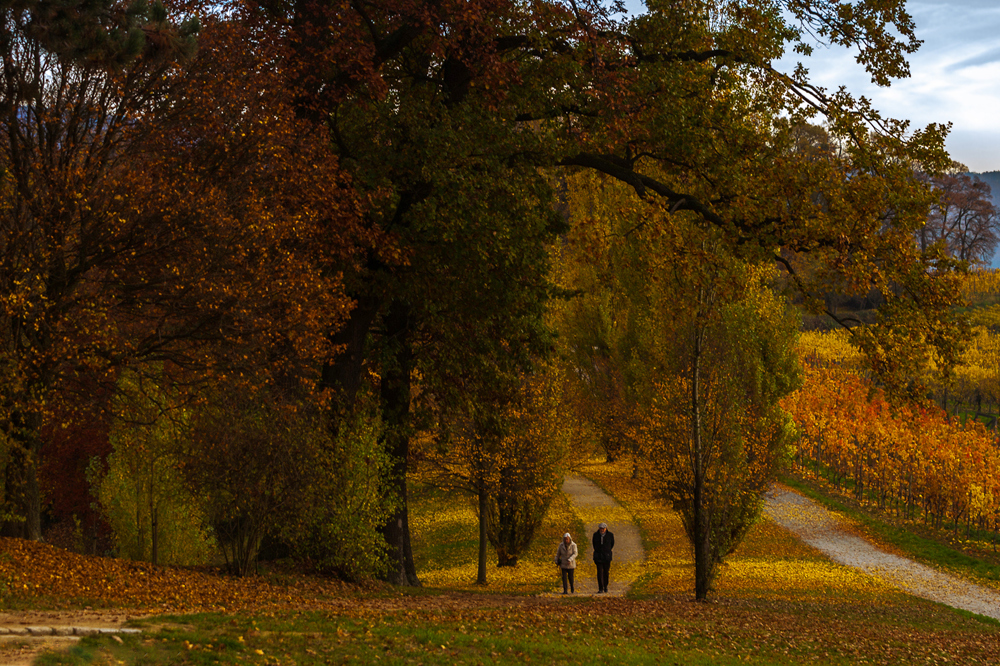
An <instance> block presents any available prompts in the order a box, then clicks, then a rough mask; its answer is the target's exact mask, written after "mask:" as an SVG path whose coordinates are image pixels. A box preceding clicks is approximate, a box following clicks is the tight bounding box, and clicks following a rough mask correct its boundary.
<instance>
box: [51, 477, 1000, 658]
mask: <svg viewBox="0 0 1000 666" xmlns="http://www.w3.org/2000/svg"><path fill="white" fill-rule="evenodd" d="M583 471H584V472H585V473H586V474H587V475H589V476H591V477H592V478H594V479H595V480H596V481H597V482H598V483H599V484H600V485H601V486H602V487H604V488H605V489H607V490H608V491H609V492H611V493H612V494H614V495H615V497H616V499H618V501H619V503H621V504H622V510H623V511H625V512H628V513H629V514H630V515H632V516H634V517H635V519H636V520H637V521H638V522H639V523H640V525H641V528H642V531H643V533H644V535H646V546H647V549H648V551H647V555H648V557H647V561H646V563H644V564H643V565H642V566H641V568H640V570H638V572H637V582H636V583H635V585H634V589H635V590H636V597H635V598H628V599H621V598H589V597H587V598H562V597H559V596H551V595H544V594H542V595H540V594H539V593H540V592H542V593H544V592H552V591H555V590H556V588H557V586H558V577H557V575H556V572H555V567H554V566H553V565H552V564H551V559H552V556H553V554H554V551H555V545H556V544H557V543H558V541H559V536H561V534H562V532H564V531H566V530H567V525H572V526H573V528H572V530H571V531H574V533H580V534H582V531H581V530H582V525H581V524H580V523H579V518H578V517H575V516H574V515H573V514H572V511H571V507H570V505H569V504H568V502H567V501H566V500H565V498H562V497H559V498H557V499H556V501H554V502H553V504H552V506H551V508H550V515H549V517H548V518H547V520H546V522H545V524H544V525H543V526H542V528H540V530H539V536H538V538H537V540H536V545H535V546H534V547H533V548H532V549H531V551H530V552H529V553H528V554H526V555H525V556H524V557H523V558H522V561H521V563H520V564H519V565H518V567H516V568H514V569H509V568H506V569H507V570H506V571H504V570H498V569H496V567H494V566H492V563H491V569H490V572H489V573H490V584H489V586H488V587H487V588H485V589H483V588H480V587H477V586H476V585H475V584H474V583H473V582H472V580H474V574H475V570H474V562H475V554H476V547H477V543H476V539H475V535H476V531H475V527H476V521H475V514H474V512H473V511H471V508H469V507H468V504H467V503H466V502H465V501H464V500H463V501H456V500H455V498H454V497H449V496H447V495H445V494H443V493H440V492H438V491H434V490H432V489H429V488H420V487H415V488H414V492H413V495H412V496H411V501H412V506H411V521H412V525H413V529H414V534H413V546H414V551H415V556H416V558H417V561H418V570H419V571H420V572H421V576H422V579H423V581H424V585H425V586H424V587H423V588H421V589H419V590H408V589H398V588H382V589H380V590H369V591H365V590H360V589H359V590H353V591H349V592H345V594H344V596H343V597H342V598H341V599H339V602H340V603H339V605H338V606H337V607H335V608H332V609H327V610H322V611H320V610H302V611H296V610H272V611H269V612H246V613H204V614H195V615H174V616H166V617H162V616H161V617H156V618H151V619H147V620H144V621H142V622H141V623H140V625H139V626H142V627H143V629H144V633H143V634H142V635H141V636H138V637H122V638H121V642H119V641H118V640H115V639H114V638H112V637H108V636H100V637H92V638H86V639H84V641H83V642H82V643H81V644H80V645H79V646H78V647H77V648H76V649H74V650H73V651H72V652H64V653H61V654H58V655H49V656H46V657H44V658H43V659H42V660H40V661H39V662H38V663H42V664H51V665H55V664H65V665H78V664H125V665H129V666H132V665H135V666H138V665H141V664H144V665H147V666H153V665H158V664H178V665H187V664H260V665H275V666H276V665H285V664H287V665H292V664H295V665H299V666H302V665H312V664H351V663H357V664H459V665H478V664H532V663H534V664H539V663H544V664H549V663H572V664H582V665H587V664H610V663H615V664H619V663H620V664H684V665H695V666H697V665H707V664H717V665H721V666H729V665H734V664H755V665H759V666H770V665H779V664H780V665H790V664H829V665H833V666H840V665H844V666H846V665H848V664H850V665H854V664H885V665H890V664H891V665H895V664H945V663H947V664H951V663H961V664H995V663H1000V640H998V638H1000V629H998V624H997V623H995V622H992V621H986V620H984V619H983V618H980V617H978V616H973V615H971V614H968V613H963V612H960V611H955V610H953V609H951V608H948V607H945V606H942V605H939V604H935V603H932V602H928V601H923V600H920V599H915V598H913V597H909V596H907V595H904V594H901V593H898V592H895V591H893V590H891V589H889V588H887V587H885V586H884V585H882V584H880V583H879V582H878V581H876V580H874V579H872V578H870V577H867V576H864V575H862V574H857V573H855V572H853V571H851V570H848V569H846V568H844V567H840V566H838V565H834V564H832V563H830V562H829V561H828V560H826V559H825V558H823V557H822V556H820V555H819V554H818V553H817V552H816V551H814V550H812V549H810V548H808V547H806V546H803V545H802V544H801V543H800V542H799V541H798V540H797V539H795V538H794V537H792V536H791V535H790V534H789V533H788V532H786V531H784V530H783V529H782V528H780V527H779V526H777V525H776V524H774V523H773V522H770V521H767V520H763V521H761V522H760V523H759V524H758V525H757V526H755V527H754V528H753V530H751V532H750V534H749V535H748V537H747V539H746V541H745V542H744V544H743V545H742V546H741V548H740V549H739V550H738V551H737V552H736V553H734V554H733V555H732V556H731V557H730V558H729V560H728V562H727V564H726V565H724V566H723V568H722V570H721V572H720V575H719V578H718V580H717V586H716V591H715V593H714V595H713V596H712V600H711V602H710V603H695V602H693V601H692V598H693V582H692V579H693V573H692V571H693V569H692V567H693V564H692V562H691V557H690V552H689V548H688V546H687V541H686V538H685V537H684V534H683V530H682V528H681V526H680V521H679V520H678V519H677V517H676V514H674V513H673V512H672V511H670V510H667V509H665V508H664V507H663V506H662V505H661V504H660V503H658V502H657V501H656V500H655V499H654V498H651V497H650V496H649V493H648V492H645V491H644V490H643V489H642V488H641V486H639V485H638V484H637V483H636V482H635V481H634V480H633V479H632V478H631V468H630V465H629V464H628V462H627V461H626V462H622V463H618V464H615V465H606V464H601V463H592V464H591V465H588V466H587V467H586V468H585V469H584V470H583ZM846 508H847V507H844V508H843V509H841V508H838V510H842V511H844V513H847V514H848V515H851V514H850V513H848V512H847V511H846ZM859 519H860V518H859ZM866 529H867V523H866ZM470 567H471V568H470ZM470 572H471V578H470ZM582 575H592V572H588V571H587V570H586V569H584V573H583V574H582ZM482 592H488V594H483V593H482Z"/></svg>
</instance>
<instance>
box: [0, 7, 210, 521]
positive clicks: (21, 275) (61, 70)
mask: <svg viewBox="0 0 1000 666" xmlns="http://www.w3.org/2000/svg"><path fill="white" fill-rule="evenodd" d="M72 7H74V8H75V6H72ZM70 9H71V7H70V6H67V5H62V4H57V5H55V6H51V7H47V8H45V9H42V8H40V7H39V5H38V4H37V3H22V4H19V5H16V6H15V5H11V6H7V7H5V8H3V9H2V10H0V50H2V56H3V62H2V65H0V72H2V77H0V78H2V81H3V82H2V83H0V128H2V132H0V137H2V138H0V177H2V180H0V196H2V205H0V293H3V294H4V297H3V308H2V310H0V318H2V326H0V330H2V331H3V334H2V335H3V342H2V344H0V349H2V353H3V355H4V357H5V359H4V362H3V365H4V367H5V374H7V379H8V380H9V381H8V382H6V389H7V390H6V392H5V397H4V400H3V403H2V404H0V428H2V429H3V430H4V432H5V433H6V434H7V439H8V442H9V443H10V445H11V446H12V448H11V450H10V455H11V460H10V462H9V463H8V466H7V473H8V479H10V478H12V477H11V475H13V476H14V477H16V478H17V480H16V482H15V485H17V486H19V487H20V488H19V489H17V490H15V492H18V491H19V493H20V495H21V496H22V497H23V501H22V502H21V503H20V506H19V508H18V514H19V516H20V517H22V518H24V523H23V531H24V534H25V536H28V537H30V538H35V539H37V538H39V537H40V507H41V502H40V496H39V489H38V481H37V478H38V475H37V468H38V459H39V456H40V453H41V441H40V439H39V433H40V431H41V429H42V426H43V424H44V421H45V418H46V410H47V407H46V404H47V401H48V398H49V396H48V393H49V391H50V389H51V388H52V387H53V386H54V385H55V384H56V383H57V382H58V377H59V376H60V375H63V374H68V373H69V374H71V373H73V372H76V371H78V370H80V369H81V367H87V366H94V365H100V364H101V359H100V356H101V351H102V347H103V345H102V342H104V341H106V340H107V339H108V338H109V337H110V336H111V335H112V329H113V324H111V323H110V322H109V321H108V320H107V319H106V318H105V317H104V316H103V315H104V313H105V312H106V300H107V299H108V298H109V295H108V294H106V293H104V292H103V290H102V289H101V288H100V286H99V285H101V284H106V283H107V282H113V281H114V280H115V279H116V278H115V268H116V267H117V266H120V259H121V258H122V257H124V256H128V254H129V252H132V251H135V249H136V236H137V234H136V230H137V228H138V227H137V224H142V223H144V222H146V221H147V220H145V219H137V216H136V215H134V210H133V209H132V208H131V206H130V202H129V201H128V194H129V193H130V192H131V191H132V189H131V186H132V185H134V183H133V182H129V180H128V178H126V175H127V174H126V172H125V171H123V170H122V169H120V168H118V169H116V168H115V167H116V166H118V165H120V163H121V161H122V158H121V156H122V153H123V151H124V147H125V146H126V145H128V143H129V142H130V140H131V139H132V138H134V137H135V136H136V128H135V126H134V122H135V119H136V117H138V116H139V115H141V113H142V112H143V110H145V109H146V108H148V106H149V105H151V104H153V103H155V102H156V101H157V100H158V99H159V98H161V96H162V95H163V94H164V93H165V88H164V85H163V84H162V82H163V81H164V79H165V78H166V77H165V74H166V73H167V72H168V71H169V70H170V69H171V68H172V66H173V63H174V62H175V59H176V58H178V57H183V56H184V55H185V54H189V53H190V52H191V51H192V47H193V45H194V42H193V35H194V32H195V31H196V30H197V27H198V26H197V22H196V21H186V22H184V23H183V24H182V25H180V26H177V25H176V24H173V23H171V22H169V21H168V20H167V15H166V10H165V9H164V7H163V5H161V4H159V3H156V4H153V5H147V4H146V3H134V4H132V5H128V6H125V7H123V8H121V9H122V10H121V11H109V10H110V8H109V7H107V6H100V5H90V6H87V7H85V8H82V9H81V10H80V11H76V9H72V11H69V10H70ZM109 19H110V20H109ZM116 264H117V266H116ZM11 490H12V488H11V487H9V486H8V487H7V492H8V493H10V492H11Z"/></svg>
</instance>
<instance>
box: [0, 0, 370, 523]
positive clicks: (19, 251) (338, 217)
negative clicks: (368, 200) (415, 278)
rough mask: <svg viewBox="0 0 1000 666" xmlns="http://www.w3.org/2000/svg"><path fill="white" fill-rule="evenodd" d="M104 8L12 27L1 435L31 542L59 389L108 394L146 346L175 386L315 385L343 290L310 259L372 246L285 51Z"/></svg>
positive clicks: (145, 353)
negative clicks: (282, 66) (307, 116)
mask: <svg viewBox="0 0 1000 666" xmlns="http://www.w3.org/2000/svg"><path fill="white" fill-rule="evenodd" d="M142 6H143V7H145V4H144V3H143V5H142ZM137 7H138V5H137ZM92 9H93V11H94V12H95V15H94V16H90V15H89V14H88V15H87V16H83V15H82V14H81V15H80V16H79V17H78V20H80V21H82V20H87V21H92V22H93V25H92V26H90V28H88V27H87V25H88V24H78V25H77V26H76V27H77V28H80V29H81V34H80V35H78V36H77V37H79V39H80V40H83V41H70V42H67V39H69V38H68V37H67V36H66V35H64V34H63V33H62V32H61V31H62V30H63V28H64V27H65V25H64V24H65V20H64V19H65V18H66V17H65V16H63V15H62V14H60V13H59V12H58V11H56V12H54V13H52V14H50V13H46V12H43V11H35V10H36V8H34V7H30V6H24V5H18V6H16V7H12V8H8V9H5V10H4V14H3V24H2V29H3V33H2V35H0V38H2V40H0V46H2V48H3V49H4V50H3V64H2V72H3V77H2V83H0V85H2V86H3V88H2V91H0V127H2V130H3V132H2V134H0V163H2V168H3V171H2V181H0V188H2V206H0V285H2V286H0V292H2V293H3V294H4V296H3V301H2V304H3V307H2V309H0V323H2V329H0V331H2V332H0V336H2V337H0V340H2V345H0V359H2V360H0V367H2V368H3V370H2V372H3V374H4V379H5V392H4V396H3V400H2V402H0V426H2V427H0V430H2V431H3V433H4V435H5V437H4V439H5V440H6V442H7V443H8V445H9V450H10V458H9V461H8V464H7V465H6V469H5V472H6V476H7V483H6V485H5V490H6V492H7V499H8V500H11V501H13V502H14V503H15V504H17V507H16V510H15V512H14V514H15V515H19V516H20V518H21V519H25V518H26V521H24V522H22V525H23V529H21V530H20V533H22V534H24V535H25V536H29V537H32V538H37V537H38V536H39V533H40V520H39V518H40V513H39V512H40V497H39V492H38V486H37V483H36V476H37V475H36V472H35V469H36V466H37V464H38V461H39V458H40V456H42V455H43V451H42V438H41V433H42V432H43V428H44V427H45V425H46V422H47V421H51V419H52V415H53V414H54V413H55V410H54V409H53V407H54V406H55V404H56V403H59V407H60V411H61V413H62V414H63V415H64V416H65V414H66V409H65V408H66V406H67V405H72V404H73V403H74V402H77V401H74V400H70V399H68V396H69V395H70V394H71V393H73V392H76V393H80V391H79V389H80V388H81V387H83V388H85V387H87V386H93V385H95V383H96V384H99V385H102V386H103V387H104V388H105V389H107V390H103V391H93V390H91V391H90V392H91V394H94V393H96V394H97V395H99V396H104V404H103V405H98V406H97V407H98V409H97V410H91V412H93V411H100V408H101V407H104V408H107V407H109V405H110V403H109V402H108V400H107V396H109V395H110V394H111V392H112V390H113V389H114V387H115V386H116V385H117V372H118V369H119V368H122V367H126V366H127V367H131V368H133V369H134V370H136V371H139V372H141V366H142V364H143V363H145V362H147V361H156V362H158V364H162V363H167V364H168V365H169V367H168V370H167V374H168V375H169V376H171V377H172V378H173V379H174V380H175V381H186V382H191V381H195V380H197V381H201V380H203V379H205V378H210V377H215V378H217V379H218V378H225V379H226V380H227V381H229V382H230V383H238V382H240V381H241V378H246V377H250V376H254V377H260V376H268V377H270V378H271V379H272V380H275V381H277V380H279V379H283V380H288V381H308V380H309V378H308V377H303V376H302V374H301V373H300V372H298V369H301V368H305V367H311V368H313V370H314V371H313V377H312V381H313V383H315V381H316V380H317V375H318V373H317V372H315V367H316V365H317V364H318V363H320V362H321V361H322V359H324V358H326V357H327V356H328V352H329V349H330V348H329V344H328V341H327V340H326V339H325V337H324V335H322V333H323V332H325V331H326V330H328V329H329V328H330V327H331V326H333V325H334V322H335V321H336V320H337V319H338V318H341V317H342V315H343V313H344V312H345V311H346V310H347V306H348V305H349V301H348V299H347V297H346V296H345V295H344V293H343V290H342V289H340V288H338V287H337V285H336V283H337V280H338V276H337V275H333V274H325V275H324V274H322V273H320V272H319V271H318V270H317V269H316V267H317V266H318V265H319V261H318V259H319V258H320V257H323V258H328V257H332V256H337V257H339V258H343V257H345V256H346V254H347V252H344V251H342V250H343V249H344V248H348V250H349V251H350V252H353V251H354V249H355V248H356V247H357V246H358V245H359V244H360V241H359V237H358V236H357V235H355V234H354V233H353V230H354V229H355V228H356V226H354V225H352V224H351V222H352V221H353V220H355V219H356V218H357V216H356V215H354V214H350V213H353V210H354V209H353V206H352V201H353V199H352V197H351V196H350V195H349V194H348V195H346V196H342V195H343V194H344V193H345V192H346V190H345V189H344V188H342V187H337V183H338V176H337V174H336V162H335V160H333V159H331V158H330V157H329V151H328V146H327V145H326V142H325V141H318V142H317V141H314V140H312V138H313V137H314V136H315V133H314V132H310V131H308V127H306V126H304V125H303V122H302V121H300V120H297V119H296V118H295V116H294V114H293V112H292V109H291V107H290V106H289V105H288V104H284V102H285V99H284V97H283V96H282V95H281V93H280V87H278V88H275V87H274V86H273V85H271V84H273V83H274V82H275V78H276V76H277V73H276V72H275V70H274V67H273V65H274V63H275V62H276V60H277V54H275V53H274V52H272V51H268V50H266V49H265V48H262V47H261V48H258V47H257V46H255V45H254V44H253V42H252V40H250V39H248V37H250V36H251V35H249V34H248V28H247V27H246V26H242V25H239V24H236V23H233V22H231V21H221V20H211V19H210V20H209V21H208V25H207V26H206V30H205V31H204V33H203V35H202V40H201V42H202V44H201V45H202V50H201V53H200V55H198V56H195V54H194V46H195V44H194V42H193V38H194V34H193V31H194V29H195V28H196V27H197V24H196V23H192V22H189V21H186V22H184V23H183V24H182V26H181V27H178V26H177V25H176V22H171V21H169V20H168V19H167V10H166V9H165V8H164V7H163V6H162V5H159V4H157V5H154V6H152V7H146V9H143V10H142V11H138V9H136V11H133V10H132V9H128V10H127V11H122V12H119V11H117V9H116V10H115V11H110V12H103V11H102V10H101V9H100V8H99V7H95V8H92ZM122 9H123V10H124V9H127V8H122ZM173 9H174V11H175V13H176V14H178V15H179V16H183V14H182V13H181V12H182V9H181V8H177V7H175V8H173ZM88 17H89V18H88ZM50 20H51V24H50V23H48V21H50ZM109 20H110V21H111V23H110V24H109V23H107V21H109ZM91 28H93V30H91ZM94 30H96V31H97V32H94ZM101 31H106V33H107V34H104V33H103V32H101ZM95 35H96V36H95ZM101 35H103V37H101ZM121 35H128V39H127V40H126V41H125V42H123V43H119V41H120V40H119V41H116V36H121ZM74 39H76V38H74ZM88 40H89V41H88ZM95 40H96V41H95ZM80 44H84V45H89V46H88V47H87V48H86V49H83V50H82V51H81V49H82V48H83V47H82V46H81V47H80V48H76V46H78V45H80ZM125 46H128V47H129V48H127V49H126V48H125ZM133 47H134V48H133ZM123 49H124V50H123ZM331 172H333V173H332V174H331ZM317 183H321V186H318V185H317ZM305 238H308V239H309V241H310V243H308V244H307V243H305V242H304V239H305ZM348 239H349V240H348ZM316 241H318V242H317V244H316V245H313V244H312V243H313V242H316ZM306 250H308V251H306ZM312 305H315V306H316V307H312ZM296 359H308V360H307V361H303V362H302V363H296ZM157 367H160V366H159V365H158V366H157ZM261 367H266V368H267V369H269V370H272V371H273V372H270V373H268V372H261V371H260V368H261ZM249 368H254V372H253V373H251V372H249V371H248V370H249ZM158 372H159V371H158ZM182 375H183V377H181V376H182ZM90 417H92V418H94V419H96V420H98V421H100V420H102V419H104V420H105V421H106V419H105V417H102V416H99V415H98V416H94V415H93V414H92V413H91V414H90ZM71 422H72V419H69V418H67V419H66V420H65V421H64V423H71Z"/></svg>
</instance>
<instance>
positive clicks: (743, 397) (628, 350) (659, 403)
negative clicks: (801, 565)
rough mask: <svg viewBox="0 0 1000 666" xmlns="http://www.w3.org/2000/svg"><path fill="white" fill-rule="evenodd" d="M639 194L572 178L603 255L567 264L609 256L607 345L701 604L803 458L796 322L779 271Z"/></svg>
mask: <svg viewBox="0 0 1000 666" xmlns="http://www.w3.org/2000/svg"><path fill="white" fill-rule="evenodd" d="M627 194H628V193H627V191H625V190H624V189H623V188H622V186H621V185H620V184H616V183H614V182H613V181H610V180H608V179H602V178H594V177H590V178H587V177H579V178H577V179H575V180H574V181H571V183H570V190H569V197H570V201H571V203H572V206H571V211H572V212H577V213H584V214H586V215H588V216H589V220H588V222H587V223H586V224H581V225H579V226H577V227H576V228H575V230H574V234H573V236H572V238H573V242H574V245H580V246H583V247H587V248H599V250H598V251H597V252H593V250H591V252H585V253H583V254H582V256H581V257H576V258H571V257H567V263H568V264H570V265H572V262H573V261H574V260H575V261H583V260H585V259H586V258H587V257H589V256H593V255H596V256H597V257H598V259H599V261H598V264H597V271H598V272H599V273H600V274H601V275H602V276H603V278H602V280H601V281H600V282H598V283H597V284H595V285H592V288H593V289H594V291H595V292H597V293H598V294H599V295H598V296H597V298H594V299H593V300H596V301H599V302H609V303H614V304H615V309H614V317H613V320H612V322H610V323H611V326H610V327H609V329H608V331H607V338H606V339H608V340H609V341H611V345H609V346H612V347H614V348H615V349H616V352H615V354H614V356H613V358H614V359H615V362H616V365H617V366H618V368H619V372H620V373H621V374H622V376H627V377H628V381H629V383H628V387H627V388H628V392H627V394H628V395H629V397H630V400H631V401H632V403H633V405H634V406H633V411H634V412H635V414H636V423H635V424H634V425H633V426H632V427H631V428H630V429H629V436H630V438H631V440H632V442H633V443H632V447H633V448H634V449H635V455H636V457H637V460H642V461H643V463H642V464H640V463H638V462H637V464H636V475H637V476H638V477H640V478H642V479H645V480H646V481H647V483H649V486H650V488H651V490H653V491H654V492H656V493H657V494H659V495H660V496H661V497H663V498H664V499H666V500H667V501H668V502H669V503H670V504H671V505H673V506H674V507H675V508H676V509H678V510H679V511H680V512H681V515H682V518H683V521H684V526H685V529H686V531H687V534H688V537H689V539H690V541H691V544H692V546H693V549H694V559H695V593H696V597H697V598H698V599H699V600H701V599H705V598H706V597H707V595H708V593H709V591H710V589H711V583H712V580H713V577H714V573H715V570H716V567H717V566H718V564H719V563H720V562H721V561H722V560H723V558H724V557H725V556H726V555H728V554H729V553H730V552H732V550H733V549H734V548H735V547H736V546H737V545H738V544H739V543H740V541H741V540H742V538H743V536H744V534H745V533H746V531H747V529H749V527H750V526H751V525H752V524H753V523H754V521H755V520H756V518H757V516H758V514H759V511H760V506H761V497H762V494H763V492H764V490H765V489H766V487H767V484H769V483H770V482H771V481H773V479H774V478H775V476H776V474H777V471H778V470H779V469H780V467H781V465H782V464H783V463H784V462H786V461H787V459H788V457H789V455H790V451H791V449H790V444H791V441H792V438H791V436H792V434H793V429H792V428H791V424H790V420H789V418H788V416H787V415H786V414H785V413H784V412H783V411H782V410H781V409H780V408H779V407H778V400H779V399H780V398H781V397H783V396H784V395H786V394H787V393H789V392H790V391H792V390H793V389H794V388H795V386H796V382H797V375H798V371H797V359H796V354H795V349H794V341H795V335H796V333H795V331H796V322H795V320H794V319H793V318H790V317H789V316H788V315H787V313H786V310H785V304H784V301H783V300H782V299H781V298H780V297H778V296H776V295H775V294H774V293H773V292H772V291H771V286H770V284H769V281H770V280H773V279H774V278H775V277H776V274H775V271H774V269H773V268H771V267H767V266H766V265H765V266H760V265H758V266H754V265H751V264H748V263H746V262H745V261H744V260H742V259H740V258H739V257H737V256H734V255H733V253H731V252H730V251H728V250H727V249H726V247H725V246H724V245H723V244H722V243H721V242H720V234H719V233H718V232H716V231H714V230H713V229H711V228H710V227H706V226H705V225H704V223H703V222H701V221H699V220H698V218H697V217H696V216H693V215H690V214H670V213H669V211H666V212H665V211H662V210H659V209H657V207H655V206H649V205H647V206H641V205H635V204H631V205H630V204H629V199H628V198H627ZM602 241H603V242H602ZM566 275H567V277H571V276H572V271H569V272H567V274H566ZM571 285H572V282H571V283H570V284H569V285H567V286H571ZM563 321H564V322H565V323H566V324H567V329H566V330H565V332H566V334H567V337H572V336H574V334H575V333H576V332H575V331H574V330H573V328H572V327H573V324H574V323H575V321H574V319H572V318H570V319H564V320H563ZM577 321H578V320H577ZM588 371H589V368H588V367H587V366H586V365H585V366H583V367H582V368H580V373H579V374H580V375H584V374H585V373H586V372H588Z"/></svg>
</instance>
